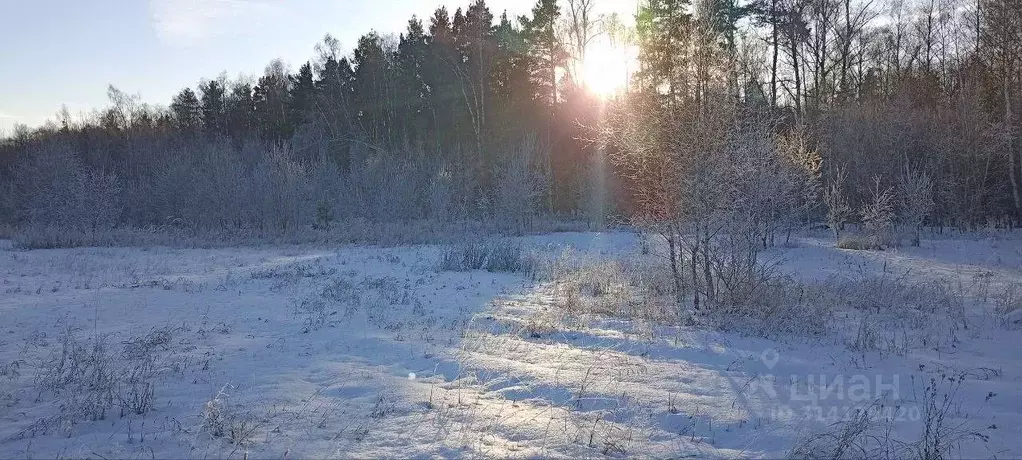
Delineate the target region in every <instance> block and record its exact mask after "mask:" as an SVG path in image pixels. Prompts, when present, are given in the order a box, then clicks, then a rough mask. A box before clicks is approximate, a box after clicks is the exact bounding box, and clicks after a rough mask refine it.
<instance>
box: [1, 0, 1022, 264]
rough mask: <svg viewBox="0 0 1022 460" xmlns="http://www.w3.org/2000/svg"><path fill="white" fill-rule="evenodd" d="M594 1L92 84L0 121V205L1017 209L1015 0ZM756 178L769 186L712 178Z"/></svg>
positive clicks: (950, 222)
mask: <svg viewBox="0 0 1022 460" xmlns="http://www.w3.org/2000/svg"><path fill="white" fill-rule="evenodd" d="M606 1H610V0H606ZM598 2H599V0H562V1H561V2H560V3H558V2H557V1H556V0H538V1H537V2H536V4H535V6H534V8H533V9H532V11H531V13H530V14H528V15H525V16H523V17H519V18H509V17H508V16H507V15H501V16H500V17H495V16H494V14H493V13H492V12H491V11H490V9H489V8H488V7H487V5H486V3H485V0H475V1H473V2H472V3H471V4H470V5H469V6H468V7H467V8H464V9H462V8H458V9H456V10H454V11H453V12H451V11H449V10H447V9H444V8H441V9H438V10H437V11H436V12H435V13H434V14H433V15H432V16H431V17H429V18H426V19H418V18H413V19H412V20H411V21H409V23H408V26H407V29H406V30H405V31H403V32H402V33H401V34H400V35H399V36H397V37H396V38H395V37H390V36H384V35H380V34H378V33H375V32H371V33H368V34H366V35H364V36H363V37H362V38H361V39H359V41H358V44H357V46H356V48H355V49H354V50H353V51H352V52H350V53H345V52H342V50H341V49H340V48H339V44H338V43H337V41H336V40H334V39H332V38H330V37H329V36H328V37H327V38H326V39H324V40H323V41H322V42H321V43H320V44H318V45H317V46H316V48H315V49H316V56H315V57H314V59H312V60H310V61H309V62H307V63H305V64H302V65H301V66H299V67H298V68H297V70H289V69H288V67H287V65H285V64H284V63H282V62H280V61H274V62H272V63H271V64H270V65H269V66H267V68H266V71H265V73H264V74H263V75H262V76H260V77H258V79H254V80H246V79H239V80H229V79H227V78H224V77H221V78H217V79H213V80H205V81H203V82H201V83H200V84H199V86H198V87H197V89H195V90H193V89H190V88H188V89H184V90H182V91H181V92H180V93H179V94H177V95H176V96H175V97H174V98H173V100H172V101H170V104H169V106H168V107H167V108H159V107H152V106H147V105H145V104H141V103H140V102H139V101H138V100H136V99H134V98H133V97H130V96H127V95H125V94H123V93H121V92H118V91H116V90H114V89H111V91H110V99H111V106H110V107H109V108H107V109H105V110H103V111H101V112H98V113H96V114H95V115H94V116H92V117H88V118H85V119H73V118H72V117H70V116H68V114H66V113H63V114H61V115H60V116H59V117H58V119H57V120H56V122H53V123H51V124H49V125H47V126H44V127H42V128H39V129H35V130H28V129H19V130H17V131H16V132H15V133H14V135H13V136H11V137H10V138H8V139H6V140H5V141H3V144H2V146H0V174H2V178H0V179H2V180H3V186H4V188H5V189H4V190H3V198H2V200H0V222H3V223H7V224H12V225H17V226H25V225H36V226H61V227H63V226H75V227H82V228H99V227H104V226H129V227H145V226H160V225H171V223H172V225H178V226H184V227H188V228H209V229H224V228H227V229H232V228H233V229H254V230H257V231H261V232H288V231H293V230H295V229H301V228H311V227H329V226H331V225H335V224H336V223H338V222H342V221H344V220H347V219H354V218H363V219H371V220H386V221H407V220H418V219H436V220H444V221H451V220H458V219H471V220H486V221H494V222H499V225H500V226H501V227H503V228H505V229H516V230H517V231H521V230H524V229H527V228H528V227H529V225H530V222H531V220H532V219H533V218H535V216H537V215H554V214H558V215H566V214H567V215H572V214H573V215H579V214H586V215H588V216H591V217H592V218H594V219H595V218H600V217H603V216H605V215H606V214H607V213H608V212H610V211H611V210H613V211H615V212H620V213H623V214H625V215H628V216H631V217H635V218H641V219H643V220H652V221H658V222H664V221H674V222H675V224H677V226H678V228H679V231H680V228H681V225H682V224H683V223H684V224H685V225H688V224H689V223H691V222H689V221H685V222H682V221H678V220H676V219H680V216H689V217H691V216H693V215H696V214H698V213H696V212H695V211H693V210H695V209H704V210H707V213H705V214H703V217H706V216H710V215H711V214H714V215H715V214H720V213H709V212H708V208H707V207H708V206H711V204H712V206H715V207H717V208H718V209H726V210H730V211H727V213H725V214H722V215H721V216H719V218H721V219H723V218H724V217H726V215H730V213H731V212H732V211H734V212H737V211H736V210H737V209H743V210H744V211H743V212H746V213H747V214H749V216H750V219H753V220H755V221H756V225H757V226H760V227H762V228H766V227H770V228H772V229H775V230H776V229H781V228H792V227H794V226H796V224H795V223H794V222H796V221H797V222H798V225H804V224H807V223H813V222H829V224H830V225H831V226H832V227H833V228H835V229H836V230H837V229H840V228H843V227H844V225H845V224H848V223H858V224H863V225H866V224H869V223H870V222H871V221H872V222H874V224H875V221H876V219H875V217H876V216H877V215H884V216H886V215H891V216H890V217H889V218H888V219H887V220H890V221H892V222H902V223H907V222H911V224H905V225H909V226H912V227H922V226H927V225H934V226H957V227H960V228H968V229H971V228H977V227H982V226H988V225H999V226H1017V225H1018V224H1019V223H1020V219H1022V142H1020V140H1019V132H1020V128H1022V121H1020V119H1019V117H1018V116H1017V115H1016V111H1017V109H1016V107H1019V103H1020V102H1022V101H1020V94H1022V57H1020V56H1022V4H1020V3H1019V2H1015V1H1013V0H898V1H894V0H890V1H880V0H872V1H871V0H755V1H740V0H694V1H692V2H690V1H688V0H642V1H641V2H640V7H639V8H638V9H637V14H636V16H635V26H634V28H632V27H628V26H625V25H623V22H624V21H621V20H620V18H617V17H615V16H599V17H598V16H596V15H595V14H594V11H595V6H596V3H598ZM600 35H605V36H606V37H607V38H608V39H609V40H610V41H612V42H614V43H621V44H627V45H628V46H634V47H636V48H637V49H638V52H639V53H638V55H639V57H638V62H637V63H636V64H634V67H637V69H638V70H637V72H636V73H635V75H634V77H633V79H632V81H631V83H630V84H629V86H628V88H627V91H626V92H624V93H622V94H619V95H618V97H616V98H615V99H614V100H613V101H611V102H609V103H605V101H602V100H601V99H600V98H599V97H597V96H596V95H594V94H591V93H590V92H588V91H587V90H585V88H584V86H583V85H581V84H580V82H582V81H583V80H584V75H582V74H581V73H580V71H579V70H578V69H579V67H580V66H579V65H578V62H579V61H580V60H582V59H584V56H585V53H586V52H587V50H588V48H587V44H589V43H590V42H591V41H592V40H593V39H594V38H595V37H597V36H600ZM768 146H769V147H768ZM738 151H741V152H746V153H748V152H758V153H755V154H751V153H750V154H749V155H751V156H748V155H747V156H741V157H740V158H739V156H736V155H737V154H738V153H740V152H738ZM604 155H606V156H607V158H608V162H609V163H610V165H607V166H606V168H604V161H603V158H604ZM722 158H730V159H731V160H732V161H731V164H730V166H729V167H728V168H724V169H719V168H716V166H714V165H719V164H720V161H718V160H720V159H722ZM793 158H794V160H793ZM739 160H741V161H739ZM612 166H613V167H612ZM738 166H741V167H740V168H739V167H738ZM766 167H769V168H774V169H772V170H769V169H763V168H766ZM735 168H738V169H735ZM743 168H744V169H743ZM750 170H758V171H772V172H771V173H770V174H764V175H761V177H760V176H757V177H758V178H757V179H755V180H752V179H751V177H752V176H751V175H748V174H746V173H748V172H749V171H750ZM696 172H698V174H695V173H696ZM796 173H797V174H796ZM741 174H746V175H745V176H742V179H743V180H744V179H748V180H749V181H750V182H747V183H746V182H742V180H737V179H736V178H735V177H733V175H741ZM781 178H783V180H784V181H785V184H786V185H785V186H783V187H775V188H773V189H771V190H774V192H776V193H778V194H780V195H777V196H773V195H770V194H769V193H765V192H764V193H760V194H759V195H756V197H755V200H754V201H747V202H746V203H744V204H741V205H736V204H735V203H733V201H735V200H748V199H751V198H749V197H750V196H752V195H749V194H756V193H759V192H758V191H761V190H766V188H764V187H765V186H766V185H768V184H771V183H772V182H777V181H779V180H781ZM706 181H712V183H707V182H706ZM737 184H744V185H742V187H745V189H744V191H743V192H742V193H741V194H738V195H734V194H716V193H712V192H713V190H714V188H713V186H716V187H723V186H725V185H726V186H729V187H737V186H738V185H737ZM697 185H698V187H697ZM686 190H687V191H686ZM909 190H911V193H909ZM730 192H734V193H737V192H736V191H735V190H734V189H733V188H732V189H730ZM730 192H729V193H730ZM774 192H771V193H774ZM792 194H794V195H792ZM781 195H784V196H785V198H784V199H781ZM789 195H791V196H789ZM795 195H797V199H795V198H793V196H795ZM724 196H727V197H730V198H729V199H730V200H731V201H732V202H728V203H723V202H719V198H720V197H724ZM710 198H713V199H710ZM700 200H702V201H700ZM909 202H911V204H909ZM749 203H756V206H753V207H750V206H751V205H750V204H749ZM908 207H913V208H916V209H915V210H913V211H912V212H908V210H907V209H905V208H908ZM754 210H755V211H756V212H753V211H754ZM767 211H769V212H767ZM910 214H911V215H910ZM793 216H797V218H796V217H793ZM871 216H872V217H873V218H871ZM906 216H907V217H906ZM703 217H700V218H699V219H697V220H698V221H699V222H700V223H699V224H698V225H700V226H702V227H700V228H702V230H701V231H708V228H707V227H706V224H707V222H704V221H703ZM706 218H708V217H706ZM715 219H717V217H714V218H713V219H711V220H714V221H716V220H715ZM782 222H784V223H783V224H782ZM870 225H873V224H870ZM892 225H893V223H892ZM773 231H774V230H771V232H773ZM763 238H768V237H767V236H766V235H765V234H764V236H763V237H762V238H760V239H763ZM769 238H773V233H771V234H770V236H769ZM769 238H768V239H769ZM704 243H711V242H710V241H704ZM704 248H705V247H702V248H700V247H697V248H696V249H704Z"/></svg>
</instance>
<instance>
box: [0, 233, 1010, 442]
mask: <svg viewBox="0 0 1022 460" xmlns="http://www.w3.org/2000/svg"><path fill="white" fill-rule="evenodd" d="M523 242H524V243H525V244H526V245H528V246H529V247H532V248H534V249H535V250H536V251H538V252H540V253H543V254H546V255H547V256H549V257H557V256H559V255H560V254H562V253H564V251H565V248H568V247H571V248H573V250H572V251H573V252H574V253H575V254H578V255H584V256H586V257H592V258H630V257H641V256H640V254H639V252H640V251H639V244H638V239H637V238H636V237H635V236H634V235H632V234H630V233H625V232H611V233H565V234H552V235H541V236H532V237H526V238H523ZM831 246H832V245H831V244H830V241H829V240H827V239H822V238H802V239H799V240H798V241H797V244H796V245H795V247H793V248H777V249H772V250H770V251H768V253H767V254H765V255H764V257H766V258H769V259H771V260H775V261H779V262H780V269H781V270H783V271H786V272H788V273H790V274H792V275H794V276H795V277H798V278H800V279H803V280H807V281H817V282H822V281H827V282H833V281H834V280H836V279H851V280H854V279H862V278H864V277H867V276H874V275H876V274H878V273H887V274H889V276H890V277H891V279H899V280H918V281H920V282H922V281H936V280H940V281H948V280H952V281H954V282H953V283H949V284H948V285H949V286H957V288H956V289H958V291H957V292H958V294H956V295H958V296H959V297H960V298H961V299H963V301H962V303H963V305H964V306H965V308H966V311H965V318H964V320H963V321H965V323H964V324H967V326H968V328H967V329H966V328H961V329H960V330H954V331H949V330H944V329H941V328H944V327H945V326H947V322H946V321H945V320H944V319H939V318H934V319H933V320H932V326H933V327H932V328H930V329H925V328H924V330H926V331H927V332H926V334H931V335H929V336H926V337H930V338H931V339H932V341H929V342H927V345H925V346H923V345H921V344H916V343H915V342H913V346H912V347H910V348H909V349H908V350H906V351H905V352H904V353H879V352H877V351H853V350H850V349H849V346H848V344H847V343H846V340H845V339H843V338H840V337H837V336H834V337H777V338H775V340H768V339H765V338H756V337H749V336H743V335H742V334H740V333H737V332H735V333H723V332H714V331H709V330H705V329H701V328H697V327H668V326H663V325H654V324H648V323H643V322H641V321H626V320H623V319H614V318H587V321H586V323H585V324H584V327H569V326H566V325H563V324H556V323H554V324H553V327H552V328H551V327H550V324H547V325H545V326H544V327H546V329H543V330H542V332H540V333H535V334H533V333H530V332H527V331H533V330H534V329H535V325H534V324H531V323H530V321H535V320H536V319H537V318H543V317H544V315H548V314H549V313H550V311H551V310H552V309H554V308H556V305H555V303H556V302H555V300H556V298H557V295H558V291H557V286H556V285H555V284H552V283H548V282H540V281H533V280H532V279H531V278H527V277H524V276H519V275H510V274H493V273H487V272H468V273H449V272H438V271H437V269H436V266H437V261H438V259H439V254H440V250H441V248H439V247H435V246H418V247H400V248H377V247H357V246H350V247H340V248H325V247H289V248H245V249H240V248H239V249H222V250H178V249H166V248H152V249H137V248H110V249H107V248H104V249H68V250H39V251H19V250H14V249H10V248H0V317H2V318H3V319H2V322H0V370H2V369H7V370H6V371H3V372H0V458H10V457H33V458H35V457H57V456H59V457H97V458H98V457H105V458H114V457H117V458H128V457H130V458H135V457H146V458H150V457H156V458H168V457H174V458H200V457H201V458H210V457H216V458H243V457H245V456H248V457H249V458H308V457H316V458H336V457H427V456H442V457H449V456H479V455H487V456H501V457H504V456H513V457H536V456H544V457H545V456H555V457H578V456H584V457H598V456H604V455H609V456H643V457H644V456H653V457H665V456H670V457H685V456H694V457H750V456H751V457H776V456H778V455H784V453H785V452H787V451H788V449H790V448H791V447H792V446H793V445H794V444H795V443H796V441H797V440H798V439H800V438H801V437H803V436H805V435H807V434H810V433H815V432H819V431H822V430H827V429H828V427H829V426H830V425H831V424H832V423H834V422H837V421H839V420H841V419H842V418H843V417H847V415H848V412H849V411H850V410H852V409H854V408H855V407H861V406H862V405H864V404H868V403H869V402H871V401H873V400H875V399H877V398H879V397H881V396H883V395H884V394H886V395H887V401H888V402H889V405H888V406H887V407H886V408H885V410H889V411H890V415H891V417H892V418H894V422H893V423H892V424H891V425H890V426H891V427H892V429H893V433H894V435H895V436H901V437H903V438H904V439H908V440H912V439H916V438H918V435H919V430H920V424H919V423H918V422H916V421H915V419H917V418H918V417H919V415H920V412H922V411H924V410H925V407H924V405H925V398H924V397H923V393H924V392H925V387H926V385H927V384H928V383H929V382H930V381H931V379H935V380H934V381H935V382H936V388H937V391H938V392H941V394H943V393H944V392H950V391H952V390H953V389H954V387H955V385H954V384H953V383H948V382H947V379H946V378H942V376H946V377H952V376H959V375H961V376H963V379H962V382H961V386H960V388H959V389H958V390H957V392H955V393H954V401H955V403H954V404H955V405H954V409H953V410H952V411H950V413H949V418H950V419H951V420H949V421H948V425H951V426H954V427H956V430H955V432H971V431H975V432H980V433H982V434H983V435H984V436H986V437H987V439H986V441H982V440H975V439H967V440H963V442H961V445H960V449H961V450H960V451H958V454H959V455H961V456H963V457H991V456H998V457H1016V456H1019V455H1022V393H1020V392H1019V391H1018V390H1019V389H1020V384H1022V381H1020V378H1022V353H1020V350H1022V338H1020V334H1022V330H1020V329H1022V328H1020V327H1019V325H1018V324H1017V323H1018V322H1019V320H1022V317H1020V316H1019V314H1020V312H1022V309H1020V310H1014V311H1013V312H1004V311H998V310H997V309H996V308H997V301H996V299H1008V298H1010V297H1011V296H1010V295H1007V294H1006V293H1010V292H1014V291H1013V290H1014V289H1015V286H1016V285H1018V286H1022V240H1020V239H1018V238H1016V237H1015V236H1013V235H1008V236H1000V237H998V236H992V237H985V238H982V239H970V238H968V237H967V236H966V237H959V238H948V239H941V240H927V241H924V242H923V246H922V247H921V248H905V249H901V250H896V251H883V252H865V251H843V250H838V249H834V248H833V247H831ZM647 257H648V256H647ZM865 294H866V295H868V293H865ZM1019 297H1020V298H1022V289H1020V290H1019ZM1005 302H1006V301H1005ZM834 308H835V309H837V310H840V309H841V306H835V307H834ZM837 318H842V316H840V315H839V316H837ZM849 318H851V317H849ZM848 321H850V322H853V323H854V320H853V319H849V320H848ZM68 327H74V328H77V332H76V336H77V337H78V339H79V340H83V341H84V340H86V339H88V338H90V337H95V336H100V335H103V334H109V335H108V337H107V344H108V347H109V350H110V353H111V356H114V357H115V358H116V360H115V363H114V364H113V365H114V366H119V365H120V364H119V363H121V362H122V361H123V362H127V358H125V357H124V353H123V352H124V351H125V350H124V348H125V347H126V345H130V344H131V339H133V338H136V337H145V336H146V335H147V334H150V333H151V332H153V331H167V332H169V334H170V335H169V341H165V342H163V341H161V342H159V344H160V346H158V347H155V348H153V349H154V350H155V356H156V365H155V377H154V378H153V382H154V384H155V386H154V391H153V401H154V404H153V408H152V410H151V411H150V412H148V413H146V414H144V415H136V414H134V413H129V414H126V415H124V416H122V415H121V413H120V410H119V409H113V410H110V411H107V413H106V414H105V417H104V418H103V419H101V420H95V421H90V420H84V419H82V420H75V421H74V424H73V425H72V424H71V423H70V422H68V421H67V420H65V419H61V418H60V417H58V415H59V414H60V412H61V405H62V404H66V402H67V401H68V398H69V397H70V396H69V395H67V394H63V395H61V394H56V393H55V392H53V391H46V390H40V388H39V387H40V385H39V382H40V378H41V377H40V376H41V374H43V373H44V371H45V370H46V367H45V366H44V365H43V363H44V362H45V361H46V360H47V359H48V358H50V357H53V356H56V355H57V354H58V352H59V351H60V350H61V334H62V331H64V330H66V328H68ZM931 329H932V330H931ZM884 333H885V334H890V335H897V334H899V333H903V331H902V332H899V331H884ZM11 363H17V364H16V365H11ZM125 385H126V384H125V383H124V382H123V381H122V382H120V383H119V387H118V388H119V391H123V390H125ZM129 412H130V411H129ZM214 412H216V414H213V413H214ZM204 413H205V415H204ZM211 417H212V418H215V417H220V418H218V419H216V420H221V421H223V423H225V424H226V425H227V428H228V432H227V433H224V434H222V435H221V436H214V435H213V433H211V431H210V425H209V420H210V419H211ZM230 429H233V430H234V433H230Z"/></svg>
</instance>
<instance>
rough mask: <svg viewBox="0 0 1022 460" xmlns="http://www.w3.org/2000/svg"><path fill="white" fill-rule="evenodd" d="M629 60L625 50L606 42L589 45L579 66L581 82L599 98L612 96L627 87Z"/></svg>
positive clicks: (629, 73)
mask: <svg viewBox="0 0 1022 460" xmlns="http://www.w3.org/2000/svg"><path fill="white" fill-rule="evenodd" d="M630 60H631V56H630V54H629V51H628V49H627V48H624V47H620V46H612V45H611V44H609V43H606V42H597V43H593V44H590V45H589V48H588V49H587V50H586V56H585V60H584V61H583V62H582V66H581V68H582V72H581V74H582V82H583V83H584V84H585V86H586V87H587V88H589V90H590V91H592V92H594V93H596V94H598V95H599V96H600V97H603V98H609V97H611V96H614V95H615V94H618V93H619V92H622V91H624V90H625V88H627V86H628V79H629V78H630V75H631V71H630V68H631V66H630V65H629V63H630V62H631V61H630Z"/></svg>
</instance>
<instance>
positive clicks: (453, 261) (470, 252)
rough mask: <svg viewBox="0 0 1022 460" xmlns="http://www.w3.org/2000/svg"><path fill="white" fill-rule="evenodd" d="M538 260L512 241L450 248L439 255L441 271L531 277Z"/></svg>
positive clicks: (460, 245)
mask: <svg viewBox="0 0 1022 460" xmlns="http://www.w3.org/2000/svg"><path fill="white" fill-rule="evenodd" d="M535 268H536V260H535V258H534V257H533V255H532V254H530V253H529V251H527V250H526V249H525V248H523V247H522V245H521V244H520V243H517V242H515V241H512V240H490V241H483V242H467V243H461V244H456V245H452V246H448V247H447V248H445V249H444V251H443V252H442V253H441V255H440V266H439V269H440V270H441V271H471V270H486V271H488V272H493V273H524V274H527V275H528V274H532V273H533V272H534V271H535Z"/></svg>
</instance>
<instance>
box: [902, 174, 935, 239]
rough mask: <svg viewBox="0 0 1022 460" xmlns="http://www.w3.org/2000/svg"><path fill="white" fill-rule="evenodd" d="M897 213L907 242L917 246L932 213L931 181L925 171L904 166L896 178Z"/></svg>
mask: <svg viewBox="0 0 1022 460" xmlns="http://www.w3.org/2000/svg"><path fill="white" fill-rule="evenodd" d="M898 191H899V192H900V193H899V195H898V197H899V200H898V213H899V216H900V221H901V226H902V228H903V231H904V232H905V234H906V236H907V237H908V238H909V244H911V245H912V246H919V238H920V234H921V232H922V228H923V224H924V223H925V222H926V218H927V217H929V216H930V214H932V213H933V209H934V207H935V203H934V201H933V181H931V180H930V176H928V175H927V174H926V173H925V172H922V171H916V170H912V169H908V168H906V169H905V171H904V172H902V174H901V177H900V178H899V180H898Z"/></svg>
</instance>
